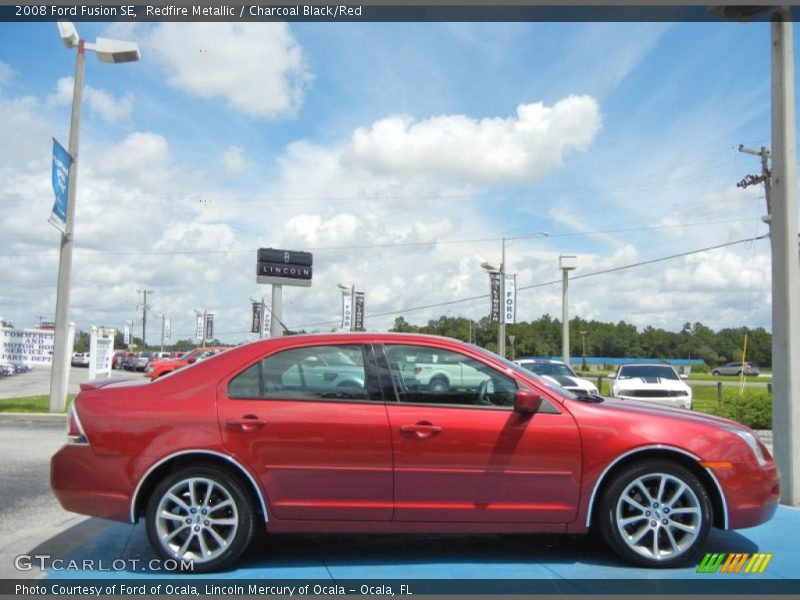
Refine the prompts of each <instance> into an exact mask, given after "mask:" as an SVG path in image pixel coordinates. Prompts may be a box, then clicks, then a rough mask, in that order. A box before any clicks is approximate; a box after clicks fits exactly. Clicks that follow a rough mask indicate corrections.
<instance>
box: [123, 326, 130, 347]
mask: <svg viewBox="0 0 800 600" xmlns="http://www.w3.org/2000/svg"><path fill="white" fill-rule="evenodd" d="M122 343H123V344H125V345H126V346H130V344H131V326H130V325H125V330H124V331H123V333H122Z"/></svg>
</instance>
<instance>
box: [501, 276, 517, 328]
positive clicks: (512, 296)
mask: <svg viewBox="0 0 800 600" xmlns="http://www.w3.org/2000/svg"><path fill="white" fill-rule="evenodd" d="M505 296H506V297H505V300H504V302H503V310H505V322H506V323H514V322H515V319H516V317H517V276H516V275H506V287H505Z"/></svg>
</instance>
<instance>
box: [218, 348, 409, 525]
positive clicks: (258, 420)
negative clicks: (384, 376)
mask: <svg viewBox="0 0 800 600" xmlns="http://www.w3.org/2000/svg"><path fill="white" fill-rule="evenodd" d="M331 351H340V352H345V353H347V355H348V356H350V357H352V358H353V362H354V365H348V368H349V369H350V372H352V370H353V369H354V368H356V367H358V366H360V367H361V370H362V378H361V381H362V382H364V383H363V384H362V385H361V386H360V387H357V386H353V385H352V377H351V378H350V379H349V381H351V384H350V385H347V386H343V387H334V388H332V387H331V386H330V384H329V383H327V382H323V383H322V384H321V383H320V381H319V378H318V377H317V375H316V374H313V375H311V376H309V377H306V372H305V370H304V368H303V365H304V364H314V363H315V362H316V361H314V360H313V358H314V357H318V356H319V355H321V354H324V353H326V352H331ZM309 359H312V360H309ZM373 363H374V358H373V352H372V348H371V346H363V345H359V344H340V345H331V344H327V345H320V344H318V345H308V344H305V345H302V346H298V347H295V348H289V349H285V350H281V351H279V352H277V353H272V354H270V355H268V356H265V357H263V358H262V359H261V360H259V361H257V362H256V363H254V364H251V365H249V366H247V368H245V369H243V370H242V371H241V372H239V373H237V374H235V375H234V376H232V377H231V378H229V379H228V380H226V381H223V383H222V384H221V385H220V387H219V389H218V402H217V406H218V415H219V422H220V430H221V432H222V443H223V445H224V446H225V448H226V449H227V450H228V451H230V452H232V453H233V454H235V455H236V456H237V457H239V458H240V459H241V460H243V461H244V462H246V463H247V464H249V465H250V466H251V468H252V469H253V471H254V472H256V473H257V475H258V477H259V478H260V479H261V481H262V483H263V486H264V489H265V490H266V494H267V498H268V502H269V505H270V508H269V510H270V516H274V517H277V518H279V519H305V520H348V521H358V520H365V521H385V520H389V519H391V517H392V495H393V481H392V449H391V439H390V435H389V428H388V420H387V415H386V408H385V406H384V403H383V397H382V395H381V390H380V388H379V387H378V385H377V377H376V375H375V372H374V364H373ZM312 368H313V367H312ZM330 368H333V367H330Z"/></svg>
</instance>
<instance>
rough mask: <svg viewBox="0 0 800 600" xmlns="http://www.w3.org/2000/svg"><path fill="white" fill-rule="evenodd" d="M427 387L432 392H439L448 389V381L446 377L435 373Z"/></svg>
mask: <svg viewBox="0 0 800 600" xmlns="http://www.w3.org/2000/svg"><path fill="white" fill-rule="evenodd" d="M428 389H429V390H430V391H431V392H434V393H437V394H438V393H441V392H446V391H447V390H449V389H450V382H449V381H448V380H447V377H444V376H442V375H437V376H436V377H434V378H433V379H431V381H430V383H429V384H428Z"/></svg>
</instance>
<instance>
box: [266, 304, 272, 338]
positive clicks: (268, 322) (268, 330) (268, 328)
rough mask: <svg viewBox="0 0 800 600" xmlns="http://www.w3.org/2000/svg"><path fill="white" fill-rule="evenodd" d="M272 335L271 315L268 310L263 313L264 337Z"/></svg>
mask: <svg viewBox="0 0 800 600" xmlns="http://www.w3.org/2000/svg"><path fill="white" fill-rule="evenodd" d="M271 333H272V313H271V312H270V311H269V309H267V310H265V311H264V337H269V336H270V335H271Z"/></svg>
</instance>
